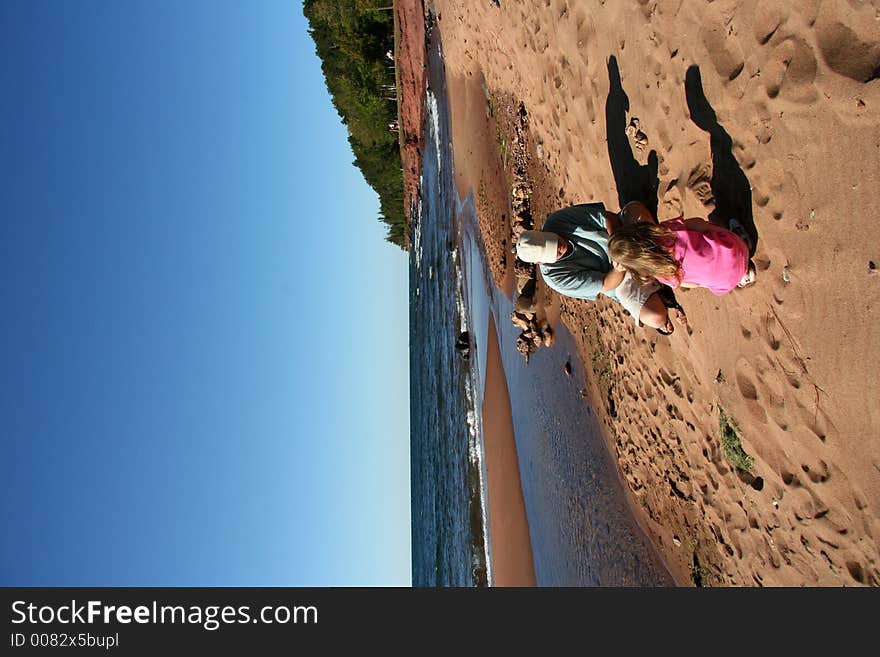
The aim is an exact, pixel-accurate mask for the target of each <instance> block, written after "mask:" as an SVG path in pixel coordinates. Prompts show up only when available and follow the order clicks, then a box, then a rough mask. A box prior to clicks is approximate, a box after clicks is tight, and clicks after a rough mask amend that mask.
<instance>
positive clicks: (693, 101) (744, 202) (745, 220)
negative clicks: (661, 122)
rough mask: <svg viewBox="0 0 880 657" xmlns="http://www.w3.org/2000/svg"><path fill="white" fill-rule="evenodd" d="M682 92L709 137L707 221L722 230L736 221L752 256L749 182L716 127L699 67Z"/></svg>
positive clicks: (726, 137)
mask: <svg viewBox="0 0 880 657" xmlns="http://www.w3.org/2000/svg"><path fill="white" fill-rule="evenodd" d="M684 91H685V97H686V98H687V105H688V111H690V113H691V120H692V121H693V122H694V123H695V124H696V125H697V127H699V128H700V129H702V130H705V131H706V132H708V133H709V145H710V147H711V149H712V180H711V183H710V184H711V186H712V194H713V195H714V197H715V209H714V210H712V212H711V213H709V221H711V222H712V223H714V224H718V225H720V226H724V227H725V228H729V227H730V220H731V219H736V220H737V221H739V223H741V224H742V225H743V227H744V228H745V229H746V232H747V233H748V234H749V237H751V241H752V244H751V249H750V252H749V255H754V254H755V247H756V246H757V244H758V231H757V229H756V228H755V219H754V216H753V214H752V191H751V186H750V185H749V179H748V178H747V177H746V174H745V173H743V170H742V168H740V166H739V162H737V161H736V158H735V157H734V156H733V140H732V139H731V138H730V135H728V134H727V132H726V131H725V130H724V128H722V127H721V124H719V123H718V119H717V117H716V116H715V110H713V109H712V106H711V105H710V104H709V101H708V100H707V99H706V94H705V93H703V80H702V77H701V76H700V67H699V66H695V65H693V66H690V67H689V68H688V70H687V73H686V74H685V79H684Z"/></svg>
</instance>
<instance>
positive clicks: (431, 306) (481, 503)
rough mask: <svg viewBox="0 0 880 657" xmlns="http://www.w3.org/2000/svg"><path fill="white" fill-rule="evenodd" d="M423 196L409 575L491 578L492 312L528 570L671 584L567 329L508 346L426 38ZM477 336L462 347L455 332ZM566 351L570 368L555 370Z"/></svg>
mask: <svg viewBox="0 0 880 657" xmlns="http://www.w3.org/2000/svg"><path fill="white" fill-rule="evenodd" d="M428 71H429V76H428V80H429V83H428V91H427V103H426V117H425V148H424V152H423V153H422V158H423V160H422V166H423V169H422V181H421V183H422V184H421V200H420V205H419V207H418V208H417V209H416V212H415V213H414V220H413V224H412V233H411V236H410V238H411V245H412V248H411V251H410V417H411V438H410V440H411V463H412V555H413V585H414V586H484V585H487V584H491V582H492V570H491V558H490V557H489V555H490V554H491V550H492V545H491V539H490V537H489V536H488V533H487V531H486V528H487V526H488V517H487V514H488V509H487V503H486V502H487V498H486V495H487V492H486V487H485V481H486V473H485V463H484V462H483V458H482V455H483V447H482V426H481V417H480V412H479V409H481V408H482V402H483V389H484V383H485V380H484V376H485V375H484V373H485V363H486V343H487V340H486V338H487V334H488V322H489V315H490V313H491V314H492V316H493V317H494V320H495V325H496V327H497V329H498V339H499V343H500V347H501V355H502V362H503V365H504V370H505V377H506V379H507V383H508V390H509V394H510V401H511V408H512V415H513V418H512V419H513V424H514V430H515V434H516V437H515V439H516V447H517V452H518V457H519V462H520V476H521V479H522V487H523V497H524V499H525V505H526V515H527V519H528V523H529V532H530V539H531V547H532V553H533V559H534V564H535V575H536V578H537V582H538V584H539V585H545V586H546V585H549V586H600V585H612V586H663V585H670V584H672V579H671V577H670V576H669V573H668V571H667V570H666V568H665V566H664V565H663V564H662V562H661V561H660V560H659V557H658V556H657V554H656V551H655V550H654V549H653V546H651V544H650V542H649V540H648V539H647V537H646V536H645V534H644V532H643V531H642V530H641V529H640V528H639V526H638V525H637V523H636V521H635V517H634V515H633V513H632V510H631V509H630V507H629V506H628V503H627V498H626V495H625V492H624V489H623V486H622V484H621V481H620V479H619V476H618V474H617V470H616V463H615V462H614V460H613V459H612V457H611V455H610V454H609V453H608V449H607V447H606V446H605V444H604V439H603V437H602V434H601V429H600V427H599V425H598V422H597V420H596V417H595V413H594V412H593V410H592V408H591V406H590V405H589V403H587V402H586V401H585V400H584V398H583V397H581V396H580V394H579V391H580V390H581V389H582V388H584V387H586V385H587V384H586V381H585V377H586V376H587V373H586V372H584V371H583V368H582V367H580V365H579V363H578V361H577V356H576V353H575V347H574V340H573V338H572V336H571V335H570V334H568V333H567V331H566V330H565V328H564V327H562V326H560V327H555V328H556V333H557V340H556V344H555V345H554V346H553V347H552V348H550V349H546V348H545V349H540V350H539V351H538V352H537V353H536V354H534V355H533V356H532V358H531V360H530V362H529V364H528V365H526V364H525V362H524V360H523V358H522V356H520V355H519V353H517V352H516V350H515V348H514V343H515V340H516V335H517V333H518V331H516V330H515V328H514V327H513V325H512V323H511V322H510V320H509V316H510V313H511V311H512V310H513V302H512V300H511V299H509V298H507V297H506V296H505V295H504V294H503V293H502V292H500V291H499V290H497V289H496V288H495V287H494V285H493V283H492V277H491V276H490V275H489V272H488V265H487V263H486V259H485V256H484V253H485V249H484V248H483V245H482V242H481V236H480V231H479V229H478V227H477V221H476V212H475V209H474V202H473V196H472V195H469V196H468V197H467V198H465V199H459V198H458V196H457V193H456V191H455V184H454V182H455V179H454V162H453V158H452V145H451V141H450V139H451V132H450V127H449V110H448V106H447V103H446V86H445V77H444V76H445V72H444V69H443V58H442V50H441V47H440V44H439V42H438V41H437V35H436V34H432V35H431V38H430V41H429V47H428ZM462 331H469V332H470V334H471V335H472V337H473V346H472V348H471V352H470V357H469V358H468V359H467V360H466V361H465V360H462V359H461V358H460V357H459V356H458V354H457V352H456V351H455V348H454V345H455V341H456V339H457V338H458V335H459V334H460V333H461V332H462ZM567 361H571V363H572V366H573V371H572V376H571V377H570V378H569V377H567V376H565V375H563V374H562V372H563V366H564V364H565V363H566V362H567Z"/></svg>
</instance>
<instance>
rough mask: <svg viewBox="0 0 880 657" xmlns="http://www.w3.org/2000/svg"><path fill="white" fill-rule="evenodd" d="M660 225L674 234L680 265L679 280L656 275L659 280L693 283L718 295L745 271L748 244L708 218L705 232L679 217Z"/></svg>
mask: <svg viewBox="0 0 880 657" xmlns="http://www.w3.org/2000/svg"><path fill="white" fill-rule="evenodd" d="M661 225H662V226H664V227H665V228H668V229H669V230H671V231H673V232H674V233H675V246H674V247H673V253H674V254H675V259H676V260H677V261H678V262H679V263H680V265H681V274H680V276H679V278H678V279H662V278H658V279H657V280H658V281H660V282H661V283H664V284H666V285H669V286H671V287H678V286H679V285H680V284H681V283H694V284H696V285H700V286H702V287H707V288H709V289H710V290H711V291H712V292H713V293H714V294H718V295H721V294H725V293H726V292H730V291H731V290H732V289H733V288H735V287H736V284H737V283H739V282H740V280H742V277H743V276H744V275H745V273H746V271H747V270H748V266H749V247H748V246H746V243H745V242H743V240H742V238H741V237H740V236H739V235H737V234H735V233H732V232H730V231H729V230H727V229H726V228H722V227H721V226H717V225H715V224H713V223H709V222H708V221H707V222H706V230H705V232H701V231H698V230H689V229H687V228H686V227H685V223H684V220H683V219H681V218H678V219H670V220H669V221H664V222H662V224H661Z"/></svg>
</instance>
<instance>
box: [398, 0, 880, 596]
mask: <svg viewBox="0 0 880 657" xmlns="http://www.w3.org/2000/svg"><path fill="white" fill-rule="evenodd" d="M432 6H433V11H434V12H435V14H436V17H437V23H436V25H437V27H438V28H439V30H440V34H441V37H442V46H443V49H444V54H445V61H446V67H447V75H448V90H449V101H450V104H451V106H452V124H453V146H454V153H455V162H456V169H457V183H458V186H459V191H460V192H462V193H464V192H465V191H466V190H467V189H471V190H473V193H474V197H475V199H476V204H477V211H478V215H479V220H480V226H481V230H482V232H483V238H484V241H485V243H486V250H487V255H488V257H489V261H490V266H491V271H492V275H493V277H494V278H495V281H496V284H497V285H498V286H499V287H500V288H502V289H503V290H505V291H507V292H508V293H512V292H513V289H512V283H513V276H512V265H513V262H512V261H513V258H512V256H511V255H510V245H511V243H512V238H513V233H512V230H511V228H512V223H511V221H512V218H513V216H512V212H511V207H512V206H511V203H512V200H521V197H522V196H523V195H526V196H527V198H528V200H529V203H530V208H531V212H532V216H533V218H534V221H535V224H536V226H537V227H540V225H541V223H542V222H543V220H544V218H545V217H546V216H547V214H548V213H549V212H551V211H552V210H554V209H557V208H559V207H563V206H565V205H570V204H573V203H580V202H590V201H602V202H604V203H605V204H606V206H607V207H608V208H609V209H612V210H616V209H618V208H619V207H620V204H621V202H622V201H626V200H629V199H631V198H639V199H641V200H643V201H645V202H646V203H647V204H648V205H649V206H654V207H656V209H657V215H658V217H659V218H660V219H661V220H664V219H669V218H673V217H676V216H682V215H683V216H686V217H691V216H693V217H710V218H714V219H716V220H722V221H723V220H726V219H729V218H730V217H731V216H736V217H737V218H739V219H740V220H741V221H742V222H743V223H744V224H746V225H747V227H748V228H749V229H750V230H751V232H752V235H753V236H754V237H755V238H756V241H757V249H756V252H755V255H754V260H755V262H756V264H757V268H758V282H757V284H756V285H755V286H753V287H752V288H750V289H746V290H741V291H736V292H733V293H731V294H729V295H726V296H723V297H716V296H714V295H712V294H711V293H710V292H708V291H707V290H700V289H697V290H690V291H687V292H682V293H679V295H678V297H679V301H680V302H681V303H682V305H683V306H684V307H685V309H686V311H687V313H688V317H689V320H690V326H691V328H690V330H685V329H684V328H681V327H679V328H678V329H677V330H676V332H675V333H674V334H673V335H672V336H671V337H662V336H660V335H658V334H657V333H656V332H654V331H652V330H649V329H645V328H637V327H635V325H634V323H633V322H632V320H631V319H630V318H629V317H628V316H627V315H626V313H625V311H623V310H622V309H621V308H620V307H619V306H617V305H616V304H614V303H613V302H610V301H609V300H607V299H601V300H599V301H598V302H595V303H592V302H585V301H575V300H571V299H563V298H560V297H558V296H557V295H556V294H555V293H552V292H550V291H548V290H547V289H546V288H545V287H543V286H542V285H541V284H540V282H539V299H540V301H541V302H542V309H541V310H540V311H539V312H540V313H541V314H542V316H543V315H546V316H547V317H548V318H549V319H550V320H551V321H556V320H557V318H558V319H559V321H562V322H564V323H565V325H566V326H567V327H568V329H569V330H570V331H571V333H572V334H573V335H574V337H575V340H576V342H577V349H578V352H579V354H580V356H581V359H582V361H583V363H584V365H585V367H586V369H587V370H588V371H591V372H592V373H593V376H592V377H591V383H590V387H591V392H592V398H593V400H594V404H595V405H596V406H597V409H598V410H599V412H600V414H601V416H602V421H603V425H604V427H605V429H606V436H605V438H606V440H607V442H608V447H609V449H610V450H611V452H612V453H613V454H615V455H616V459H617V465H618V468H619V471H620V474H621V477H622V479H623V480H624V481H625V484H626V487H627V493H628V495H630V496H631V499H632V503H633V506H634V507H635V508H636V510H637V511H638V512H639V513H640V514H641V516H642V518H641V520H642V522H643V525H644V526H645V527H646V528H647V529H648V533H649V535H650V537H651V539H652V540H653V542H654V543H655V545H656V546H657V548H658V550H659V552H660V553H661V555H662V556H663V558H664V560H665V561H666V563H667V565H668V567H669V568H670V570H671V572H672V573H673V575H674V576H675V578H676V581H678V582H680V583H682V584H699V585H704V586H706V585H709V586H725V585H728V586H729V585H733V586H742V585H745V586H749V585H771V586H797V585H808V586H814V585H829V586H840V585H873V586H876V585H878V584H880V549H878V538H880V404H878V399H880V395H878V375H877V366H878V349H877V347H878V344H880V329H878V323H877V322H878V319H880V317H878V301H880V275H878V274H877V266H878V264H880V239H878V235H877V232H876V230H877V229H876V227H875V225H874V223H875V222H873V221H872V220H871V213H872V212H873V206H874V205H875V203H874V200H875V199H876V198H878V197H880V176H878V172H880V80H878V65H880V3H878V2H847V1H845V0H823V1H821V2H820V1H819V0H815V1H811V0H802V1H800V2H773V3H761V2H757V1H755V0H717V1H716V2H704V1H702V0H670V1H650V0H641V1H639V2H627V3H617V2H602V1H574V0H570V1H566V0H542V1H540V2H512V1H507V0H500V1H499V2H497V3H496V2H492V1H489V0H486V1H480V2H464V1H462V0H435V2H434V3H433V5H432ZM429 8H430V6H429ZM404 100H405V99H404ZM517 125H519V128H520V133H519V134H520V136H518V135H517V132H516V130H515V128H516V126H517ZM518 158H519V159H518ZM517 163H519V164H522V165H523V166H521V167H520V170H519V171H517V170H516V169H517ZM517 181H519V183H520V185H519V191H517V192H516V193H517V195H518V196H519V197H520V198H518V199H516V198H514V199H512V196H511V191H512V188H513V187H515V186H516V183H517ZM522 183H524V184H522ZM560 376H564V374H563V373H562V372H560ZM584 403H587V402H586V401H584ZM721 409H723V411H724V412H725V413H726V414H727V415H728V416H730V417H732V418H734V419H735V421H736V423H737V425H738V427H739V429H740V433H741V436H742V447H743V449H744V450H745V452H746V453H747V454H748V455H749V456H750V457H751V458H752V466H751V471H750V472H744V471H741V470H738V469H737V468H735V467H734V466H733V465H731V463H730V462H729V461H728V460H727V459H726V458H725V455H724V452H723V449H722V445H721V442H720V430H719V414H720V411H721Z"/></svg>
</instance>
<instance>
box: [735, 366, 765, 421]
mask: <svg viewBox="0 0 880 657" xmlns="http://www.w3.org/2000/svg"><path fill="white" fill-rule="evenodd" d="M734 376H735V379H736V387H737V389H738V390H739V394H740V396H741V397H742V399H743V400H744V401H745V407H746V410H747V412H748V416H749V419H750V420H752V421H753V422H754V423H757V424H766V423H767V412H766V411H765V410H764V407H763V405H762V404H761V403H760V402H759V401H758V388H757V386H756V385H755V380H756V378H757V374H756V372H755V369H754V367H753V366H752V364H751V362H750V361H748V360H747V359H745V358H742V357H741V358H739V359H738V360H737V361H736V367H735V375H734Z"/></svg>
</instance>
